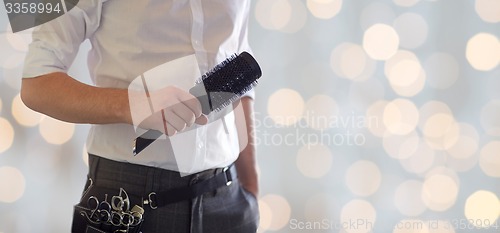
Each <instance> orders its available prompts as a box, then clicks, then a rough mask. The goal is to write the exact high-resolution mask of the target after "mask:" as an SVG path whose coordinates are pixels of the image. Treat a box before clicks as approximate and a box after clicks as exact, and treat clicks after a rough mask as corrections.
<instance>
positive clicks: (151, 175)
mask: <svg viewBox="0 0 500 233" xmlns="http://www.w3.org/2000/svg"><path fill="white" fill-rule="evenodd" d="M154 180H155V169H154V168H152V167H150V168H148V170H147V174H146V184H145V186H144V188H145V190H144V196H145V197H147V196H148V195H149V194H150V193H151V192H154V191H155V190H154V183H155V181H154Z"/></svg>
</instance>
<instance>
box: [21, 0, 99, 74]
mask: <svg viewBox="0 0 500 233" xmlns="http://www.w3.org/2000/svg"><path fill="white" fill-rule="evenodd" d="M101 6H102V3H101V2H100V0H86V1H80V2H79V4H78V5H77V6H75V7H74V8H73V9H71V10H70V11H69V12H67V13H65V14H64V15H62V16H60V17H58V18H56V19H54V20H51V21H49V22H47V23H44V24H42V25H40V26H37V27H36V28H35V29H34V30H33V34H32V36H33V40H32V42H31V44H30V45H29V50H28V53H27V55H26V59H25V63H24V69H23V77H24V78H33V77H37V76H40V75H44V74H48V73H53V72H67V71H68V69H69V67H70V66H71V64H72V63H73V61H74V59H75V56H76V55H77V53H78V49H79V47H80V44H81V43H82V42H83V41H84V40H85V39H87V38H89V37H90V36H91V35H92V34H93V33H94V32H95V30H97V28H98V26H99V19H100V11H101Z"/></svg>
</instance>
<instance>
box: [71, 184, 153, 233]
mask: <svg viewBox="0 0 500 233" xmlns="http://www.w3.org/2000/svg"><path fill="white" fill-rule="evenodd" d="M124 194H125V195H124ZM124 196H126V198H125V197H124ZM141 203H142V197H138V196H133V195H132V196H128V194H127V193H126V191H125V190H124V189H118V190H115V189H109V188H103V187H92V184H90V186H89V187H87V189H86V190H85V192H84V193H83V195H82V198H81V200H80V203H78V204H76V205H75V206H74V211H73V223H72V226H71V232H73V233H141V226H142V224H143V222H144V209H143V208H142V207H141V206H142V204H141ZM134 204H136V205H134ZM132 205H133V207H131V206H132Z"/></svg>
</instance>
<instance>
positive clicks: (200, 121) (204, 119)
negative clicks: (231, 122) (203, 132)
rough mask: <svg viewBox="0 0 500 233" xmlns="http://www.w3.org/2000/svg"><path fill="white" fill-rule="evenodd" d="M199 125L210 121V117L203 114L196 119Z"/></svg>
mask: <svg viewBox="0 0 500 233" xmlns="http://www.w3.org/2000/svg"><path fill="white" fill-rule="evenodd" d="M194 122H195V123H196V124H198V125H206V124H207V123H208V117H207V116H205V115H203V114H201V116H199V117H198V118H196V120H195V121H194Z"/></svg>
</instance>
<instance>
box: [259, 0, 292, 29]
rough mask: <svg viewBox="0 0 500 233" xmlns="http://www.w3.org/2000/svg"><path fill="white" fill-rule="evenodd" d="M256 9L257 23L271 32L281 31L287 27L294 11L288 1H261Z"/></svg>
mask: <svg viewBox="0 0 500 233" xmlns="http://www.w3.org/2000/svg"><path fill="white" fill-rule="evenodd" d="M255 7H256V10H255V18H256V19H257V22H259V24H260V25H261V26H262V27H263V28H265V29H269V30H279V29H281V28H283V27H285V26H286V25H287V24H288V22H289V21H290V18H291V16H292V12H291V11H292V9H291V6H290V3H289V1H288V0H277V1H265V0H259V1H257V4H256V6H255Z"/></svg>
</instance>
